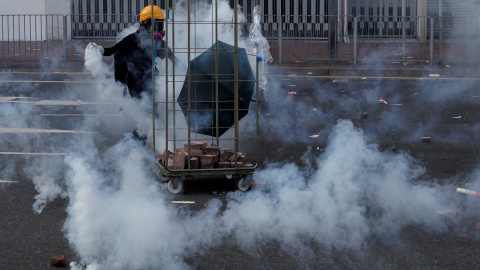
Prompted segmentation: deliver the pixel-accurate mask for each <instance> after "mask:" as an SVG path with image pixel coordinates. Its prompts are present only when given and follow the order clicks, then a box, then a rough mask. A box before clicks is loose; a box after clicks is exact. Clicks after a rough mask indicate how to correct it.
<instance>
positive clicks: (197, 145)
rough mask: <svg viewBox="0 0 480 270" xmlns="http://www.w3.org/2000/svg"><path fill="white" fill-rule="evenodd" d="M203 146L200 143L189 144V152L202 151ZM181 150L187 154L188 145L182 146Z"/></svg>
mask: <svg viewBox="0 0 480 270" xmlns="http://www.w3.org/2000/svg"><path fill="white" fill-rule="evenodd" d="M203 145H204V144H203V143H201V142H192V143H190V149H191V150H203V149H202V147H203ZM183 150H185V152H188V143H186V144H184V145H183Z"/></svg>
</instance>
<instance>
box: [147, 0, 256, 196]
mask: <svg viewBox="0 0 480 270" xmlns="http://www.w3.org/2000/svg"><path fill="white" fill-rule="evenodd" d="M165 2H166V5H167V6H166V7H165V10H166V14H167V16H166V17H167V18H166V20H165V21H164V22H163V23H164V29H165V33H164V37H163V41H164V42H165V43H164V44H167V46H164V47H163V48H161V49H157V50H152V54H153V55H152V56H154V57H152V58H153V62H154V63H153V64H154V65H155V59H156V56H157V55H156V53H158V52H159V50H164V54H165V55H166V57H165V59H170V60H169V61H163V62H162V66H161V67H159V66H158V65H157V68H158V70H159V71H157V72H156V71H153V70H152V78H153V80H152V81H153V82H152V87H154V89H155V91H152V92H153V102H152V106H153V108H154V110H153V113H152V117H153V119H154V120H153V138H154V139H153V146H154V149H155V155H156V165H157V166H158V173H157V178H158V179H159V180H160V181H162V182H166V183H168V190H169V191H170V192H171V193H174V194H176V193H180V192H182V191H183V186H184V185H183V183H184V181H185V180H192V179H194V178H201V179H208V178H209V177H215V176H219V177H225V178H226V179H232V180H235V181H236V182H235V183H236V186H237V188H238V189H240V190H242V191H246V190H248V189H249V188H250V184H251V180H252V175H253V172H254V170H255V169H256V168H257V165H258V160H257V159H258V151H259V131H258V130H259V102H258V95H259V89H258V81H257V78H258V61H259V60H258V58H257V56H256V55H254V54H253V53H247V51H248V50H246V49H245V48H243V47H242V45H243V44H244V40H245V38H246V36H248V31H247V33H246V32H245V29H248V27H247V26H248V23H247V22H245V21H244V20H239V10H238V3H236V2H238V0H235V1H234V2H235V3H236V4H234V7H233V18H232V17H231V16H230V19H231V20H229V21H226V20H224V21H222V20H220V19H219V16H221V15H220V14H219V8H218V2H217V1H212V5H211V10H206V9H205V8H203V9H200V11H199V8H198V6H199V4H200V3H202V2H201V1H198V0H196V1H195V0H189V1H187V2H186V3H187V6H185V5H183V6H178V7H177V6H176V5H175V4H176V3H175V1H172V2H170V1H165ZM169 2H170V3H169ZM169 4H170V6H169ZM222 17H225V16H222ZM157 23H158V22H156V23H155V25H157ZM155 27H157V26H155ZM152 32H153V31H152ZM152 35H154V34H152ZM152 42H157V41H156V40H155V39H152ZM152 45H154V46H152V47H153V48H159V46H158V44H152ZM156 95H157V96H156ZM155 116H156V117H157V118H158V120H157V121H155Z"/></svg>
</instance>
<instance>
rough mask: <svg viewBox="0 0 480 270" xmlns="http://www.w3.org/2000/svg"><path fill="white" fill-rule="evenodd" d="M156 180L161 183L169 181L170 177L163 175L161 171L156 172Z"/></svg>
mask: <svg viewBox="0 0 480 270" xmlns="http://www.w3.org/2000/svg"><path fill="white" fill-rule="evenodd" d="M157 179H158V180H160V181H162V182H168V181H170V177H168V176H166V175H164V174H163V172H162V171H161V170H158V172H157Z"/></svg>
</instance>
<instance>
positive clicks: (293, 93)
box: [288, 91, 297, 96]
mask: <svg viewBox="0 0 480 270" xmlns="http://www.w3.org/2000/svg"><path fill="white" fill-rule="evenodd" d="M288 95H289V96H296V95H297V92H295V91H290V92H288Z"/></svg>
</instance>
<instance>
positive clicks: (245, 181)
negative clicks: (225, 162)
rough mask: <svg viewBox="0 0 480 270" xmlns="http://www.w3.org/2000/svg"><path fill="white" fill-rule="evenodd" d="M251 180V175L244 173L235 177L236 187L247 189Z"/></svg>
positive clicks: (242, 189)
mask: <svg viewBox="0 0 480 270" xmlns="http://www.w3.org/2000/svg"><path fill="white" fill-rule="evenodd" d="M251 182H252V176H251V175H244V176H242V177H240V178H238V179H237V188H238V189H239V190H241V191H247V190H248V189H249V188H250V183H251Z"/></svg>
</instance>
